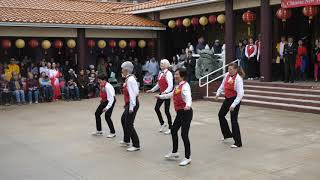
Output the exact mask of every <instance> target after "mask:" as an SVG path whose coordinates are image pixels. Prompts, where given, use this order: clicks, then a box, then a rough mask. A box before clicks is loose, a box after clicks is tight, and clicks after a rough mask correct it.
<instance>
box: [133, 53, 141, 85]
mask: <svg viewBox="0 0 320 180" xmlns="http://www.w3.org/2000/svg"><path fill="white" fill-rule="evenodd" d="M133 65H134V70H133V71H134V75H135V76H136V77H137V80H138V82H139V85H140V87H142V85H143V83H142V79H143V77H142V65H141V64H140V62H139V60H138V58H134V62H133Z"/></svg>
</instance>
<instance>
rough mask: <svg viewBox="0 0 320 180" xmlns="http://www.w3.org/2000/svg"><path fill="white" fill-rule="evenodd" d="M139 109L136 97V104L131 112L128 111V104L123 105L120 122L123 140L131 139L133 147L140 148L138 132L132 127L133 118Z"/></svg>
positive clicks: (128, 140) (127, 141)
mask: <svg viewBox="0 0 320 180" xmlns="http://www.w3.org/2000/svg"><path fill="white" fill-rule="evenodd" d="M138 109H139V101H138V99H137V101H136V106H135V107H134V108H133V112H132V113H129V104H126V105H125V107H124V112H123V114H122V116H121V124H122V128H123V134H124V136H123V141H124V142H126V143H129V142H130V139H131V141H132V145H133V147H136V148H140V141H139V137H138V134H137V132H136V130H135V128H134V120H135V117H136V115H137V111H138Z"/></svg>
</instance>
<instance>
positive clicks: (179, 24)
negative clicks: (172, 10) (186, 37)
mask: <svg viewBox="0 0 320 180" xmlns="http://www.w3.org/2000/svg"><path fill="white" fill-rule="evenodd" d="M176 25H177V28H179V29H181V28H182V26H183V24H182V19H177V20H176Z"/></svg>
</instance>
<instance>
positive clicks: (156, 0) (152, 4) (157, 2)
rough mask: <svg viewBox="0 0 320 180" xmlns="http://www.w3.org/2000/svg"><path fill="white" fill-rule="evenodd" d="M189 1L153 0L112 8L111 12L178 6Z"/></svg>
mask: <svg viewBox="0 0 320 180" xmlns="http://www.w3.org/2000/svg"><path fill="white" fill-rule="evenodd" d="M189 1H192V0H153V1H148V2H144V3H138V4H133V5H128V7H122V8H114V9H113V10H114V11H115V12H132V11H139V10H145V9H152V8H157V7H161V6H168V5H174V4H180V3H185V2H189Z"/></svg>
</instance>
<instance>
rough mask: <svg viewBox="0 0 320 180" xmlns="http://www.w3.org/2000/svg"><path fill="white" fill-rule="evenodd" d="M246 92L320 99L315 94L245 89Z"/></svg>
mask: <svg viewBox="0 0 320 180" xmlns="http://www.w3.org/2000/svg"><path fill="white" fill-rule="evenodd" d="M245 94H251V95H260V96H270V97H282V98H292V99H303V100H314V101H320V96H319V95H313V94H300V93H286V92H270V91H261V90H248V89H245Z"/></svg>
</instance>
